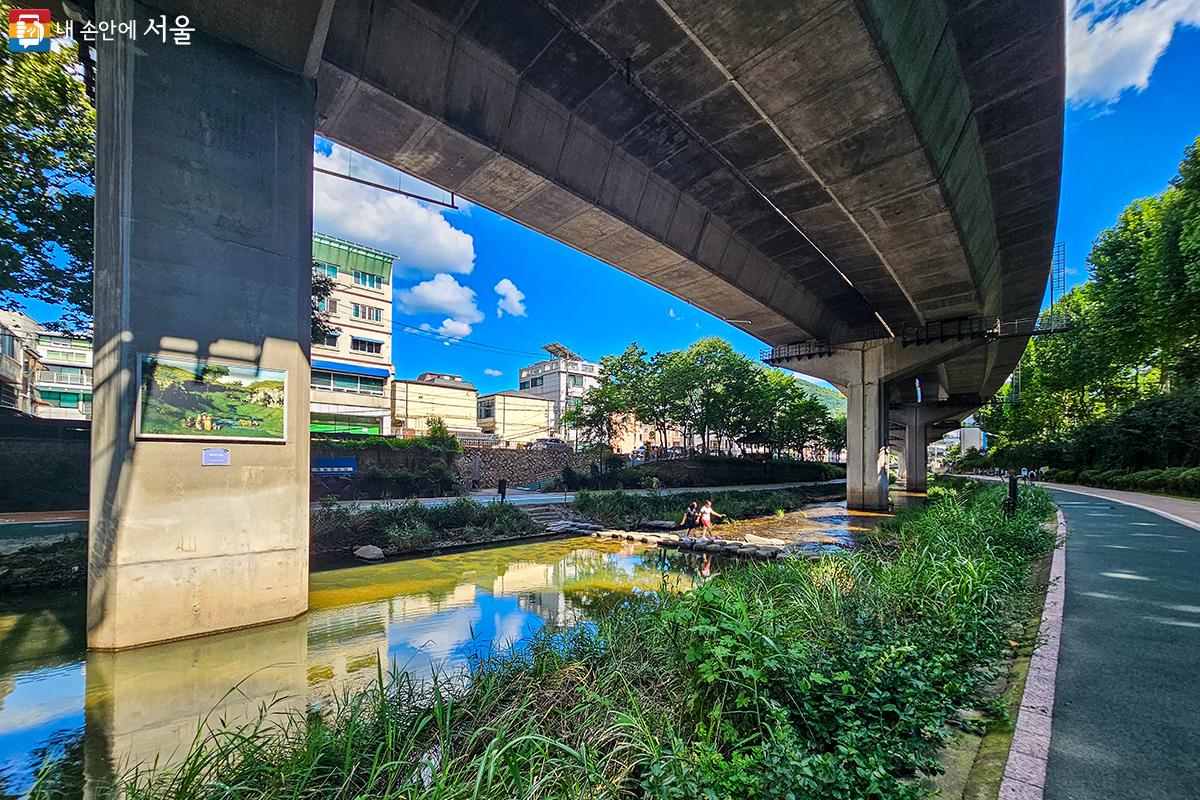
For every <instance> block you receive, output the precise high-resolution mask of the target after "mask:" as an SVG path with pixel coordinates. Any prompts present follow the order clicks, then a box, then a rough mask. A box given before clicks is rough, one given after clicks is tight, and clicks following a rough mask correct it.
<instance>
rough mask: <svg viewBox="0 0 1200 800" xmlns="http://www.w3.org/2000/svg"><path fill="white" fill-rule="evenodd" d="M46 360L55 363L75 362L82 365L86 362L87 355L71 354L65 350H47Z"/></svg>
mask: <svg viewBox="0 0 1200 800" xmlns="http://www.w3.org/2000/svg"><path fill="white" fill-rule="evenodd" d="M46 358H49V359H53V360H55V361H77V362H79V363H81V364H82V363H85V362H86V361H87V360H88V354H87V353H72V352H68V351H66V350H47V351H46Z"/></svg>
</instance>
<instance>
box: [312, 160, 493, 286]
mask: <svg viewBox="0 0 1200 800" xmlns="http://www.w3.org/2000/svg"><path fill="white" fill-rule="evenodd" d="M313 163H314V165H315V166H318V167H324V168H325V169H329V170H332V171H334V172H338V173H342V174H345V173H347V171H348V167H349V165H350V161H349V154H348V151H346V150H345V149H344V148H340V147H338V146H336V145H334V146H333V147H332V149H331V151H330V152H329V153H328V154H327V153H325V152H322V151H321V149H318V150H317V151H316V152H314V153H313ZM349 171H351V172H353V174H354V176H355V177H358V178H363V179H365V180H371V181H374V182H377V183H381V184H384V185H395V184H396V183H397V179H396V178H395V177H393V176H396V175H398V174H399V173H397V172H396V171H395V170H392V169H391V168H390V167H387V166H386V165H383V164H378V163H376V162H372V161H370V160H369V159H366V158H363V157H361V156H356V157H355V158H354V161H353V169H352V170H349ZM409 180H412V179H409ZM313 227H314V228H315V229H316V230H318V231H320V232H322V233H328V234H330V235H332V236H338V237H340V238H342V239H349V240H350V241H353V242H361V243H362V244H365V245H369V246H371V247H377V248H379V249H380V250H386V251H387V252H389V253H395V254H396V258H397V260H398V261H399V262H400V266H402V267H407V268H411V269H415V270H419V271H421V272H429V273H435V272H454V273H460V274H468V273H470V272H471V271H472V270H473V269H475V240H474V239H473V238H472V237H471V235H470V234H468V233H466V232H465V231H461V230H459V229H458V228H455V227H454V226H453V225H451V224H450V223H449V222H448V221H447V220H446V218H445V217H444V216H443V215H442V213H441V212H440V211H438V210H437V208H436V207H435V206H432V205H429V204H426V203H422V202H419V201H417V200H413V199H412V198H410V197H404V196H403V195H398V194H393V193H391V192H386V191H383V190H381V189H375V188H372V187H370V186H365V185H363V184H359V183H354V182H352V181H348V180H345V179H343V178H338V177H335V176H333V175H326V174H323V173H320V172H317V173H314V174H313Z"/></svg>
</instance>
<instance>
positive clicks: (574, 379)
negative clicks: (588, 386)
mask: <svg viewBox="0 0 1200 800" xmlns="http://www.w3.org/2000/svg"><path fill="white" fill-rule="evenodd" d="M567 386H583V378H581V377H580V376H578V375H568V376H567Z"/></svg>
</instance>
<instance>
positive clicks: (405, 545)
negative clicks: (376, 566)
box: [309, 497, 542, 554]
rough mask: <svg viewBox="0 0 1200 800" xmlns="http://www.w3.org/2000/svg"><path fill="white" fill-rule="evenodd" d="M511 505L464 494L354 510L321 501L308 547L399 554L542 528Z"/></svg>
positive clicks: (317, 550)
mask: <svg viewBox="0 0 1200 800" xmlns="http://www.w3.org/2000/svg"><path fill="white" fill-rule="evenodd" d="M541 530H542V529H541V528H539V527H538V526H537V525H536V524H535V523H534V521H533V519H532V518H530V516H529V515H528V514H526V513H525V512H524V511H523V510H521V509H520V508H519V507H517V506H515V505H513V504H512V503H480V502H478V501H476V500H472V499H471V498H469V497H460V498H457V499H456V500H453V501H451V502H449V503H442V504H439V505H433V506H427V505H424V504H422V503H419V502H417V501H415V500H409V501H406V502H397V503H389V504H386V505H382V504H380V505H372V506H368V507H366V508H350V507H347V506H342V505H337V504H336V503H331V502H322V505H321V508H320V510H318V511H316V512H314V513H313V515H312V523H311V525H310V527H309V531H310V534H309V536H310V550H311V552H313V553H316V554H320V553H331V552H341V551H345V550H347V549H352V548H355V547H358V546H359V545H364V544H373V545H376V546H377V547H380V548H383V549H384V550H388V551H391V552H395V553H409V552H422V551H426V550H430V549H434V548H436V547H437V546H438V545H443V546H444V545H452V544H474V543H484V542H490V541H496V540H503V539H512V538H516V537H520V536H532V535H534V534H536V533H539V532H541Z"/></svg>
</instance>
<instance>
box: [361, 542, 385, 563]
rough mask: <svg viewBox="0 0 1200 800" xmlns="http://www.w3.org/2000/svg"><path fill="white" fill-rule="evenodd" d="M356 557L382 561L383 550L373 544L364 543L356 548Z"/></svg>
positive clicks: (364, 559)
mask: <svg viewBox="0 0 1200 800" xmlns="http://www.w3.org/2000/svg"><path fill="white" fill-rule="evenodd" d="M354 557H355V558H361V559H362V560H363V561H382V560H383V550H382V549H381V548H379V547H376V546H375V545H373V544H364V545H363V546H362V547H359V548H357V549H355V551H354Z"/></svg>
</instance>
